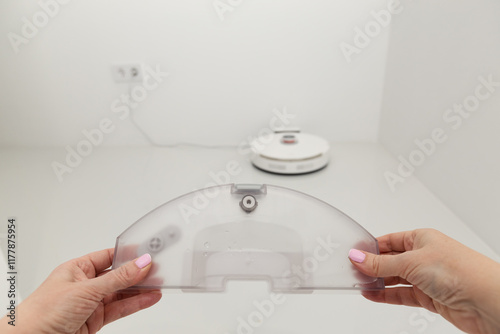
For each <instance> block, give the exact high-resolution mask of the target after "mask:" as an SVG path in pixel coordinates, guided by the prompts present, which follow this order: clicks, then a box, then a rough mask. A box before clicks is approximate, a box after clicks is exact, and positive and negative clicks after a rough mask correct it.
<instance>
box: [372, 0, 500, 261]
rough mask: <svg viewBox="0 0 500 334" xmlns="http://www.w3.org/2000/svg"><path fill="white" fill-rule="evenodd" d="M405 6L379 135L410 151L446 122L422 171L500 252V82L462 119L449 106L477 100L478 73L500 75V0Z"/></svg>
mask: <svg viewBox="0 0 500 334" xmlns="http://www.w3.org/2000/svg"><path fill="white" fill-rule="evenodd" d="M405 14H406V15H407V17H406V19H405V20H399V21H397V22H394V24H393V26H392V27H391V28H392V29H391V36H390V47H389V51H388V60H387V64H388V65H387V72H386V78H385V88H384V98H383V105H382V116H381V133H380V140H381V142H382V143H383V144H384V145H385V146H386V147H387V148H388V149H389V150H390V151H391V152H392V153H393V154H394V155H395V156H398V155H402V156H403V157H404V158H407V159H408V158H409V157H410V155H411V154H412V152H414V151H415V150H416V149H417V148H418V147H417V145H416V144H415V142H414V141H415V139H419V140H423V139H425V138H430V137H431V132H432V130H433V129H435V128H441V129H442V130H443V131H444V133H445V135H446V136H447V140H446V141H445V142H444V143H442V144H439V145H437V149H436V151H435V153H433V154H431V155H430V156H428V157H427V158H426V160H425V162H424V163H423V164H422V165H421V166H419V167H417V168H416V175H417V176H418V177H419V178H420V179H421V180H422V181H423V182H424V183H425V185H426V186H427V187H428V188H429V189H431V190H432V191H434V192H435V193H436V194H437V195H438V196H439V197H440V198H441V199H442V200H443V201H444V202H445V204H447V205H448V206H449V207H450V208H451V209H452V210H453V211H454V212H455V213H456V214H458V215H459V216H460V217H461V218H462V219H463V220H464V221H466V222H467V223H468V224H469V225H470V226H471V228H472V229H474V230H475V231H476V232H477V233H478V234H479V235H480V236H481V237H482V238H484V240H486V241H487V242H489V244H490V245H491V246H492V247H493V248H494V249H496V251H497V252H500V246H499V245H500V244H499V243H498V239H499V237H500V177H499V172H500V132H499V130H498V128H499V125H500V86H499V87H496V88H495V92H494V93H493V94H491V96H490V97H489V98H487V99H485V100H484V101H480V105H479V107H478V108H477V110H475V111H474V112H471V113H470V116H469V117H468V118H466V119H463V121H459V118H458V117H457V115H458V114H455V113H450V112H449V111H447V109H450V108H453V106H454V104H462V103H464V101H467V103H472V102H473V101H474V98H473V97H472V96H474V95H475V93H476V91H475V90H476V87H477V86H478V85H480V82H479V80H478V77H479V76H483V77H484V78H488V76H489V75H491V76H492V78H493V80H494V81H496V82H500V20H499V17H500V2H498V1H495V0H480V1H466V0H438V1H435V0H434V1H414V2H412V3H409V4H408V10H407V12H405ZM479 93H480V94H485V93H487V91H486V90H484V88H482V89H480V91H479ZM465 111H467V110H465ZM444 115H447V116H444ZM443 116H444V117H446V118H447V120H448V121H447V120H446V119H444V118H443ZM451 117H452V118H451ZM459 122H461V123H460V124H459ZM429 147H430V146H429ZM415 157H416V156H415ZM395 170H396V166H395V168H394V170H393V171H392V172H394V171H395ZM404 186H405V185H404V184H401V183H399V184H397V185H396V191H397V189H398V187H404ZM422 224H423V225H427V226H432V224H433V222H422Z"/></svg>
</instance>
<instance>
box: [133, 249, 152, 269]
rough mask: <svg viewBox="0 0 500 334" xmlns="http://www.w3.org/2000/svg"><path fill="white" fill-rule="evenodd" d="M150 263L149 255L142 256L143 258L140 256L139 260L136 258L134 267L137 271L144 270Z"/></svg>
mask: <svg viewBox="0 0 500 334" xmlns="http://www.w3.org/2000/svg"><path fill="white" fill-rule="evenodd" d="M150 263H151V255H149V254H147V253H146V254H144V255H143V256H141V257H140V258H138V259H137V260H136V261H135V265H136V266H137V267H139V269H142V268H144V267H145V266H147V265H148V264H150Z"/></svg>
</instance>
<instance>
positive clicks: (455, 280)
mask: <svg viewBox="0 0 500 334" xmlns="http://www.w3.org/2000/svg"><path fill="white" fill-rule="evenodd" d="M378 242H379V248H380V253H381V255H374V254H371V253H367V252H361V251H358V250H354V249H353V250H351V251H350V252H349V258H350V259H351V262H352V263H353V265H354V266H355V267H356V268H357V269H358V270H359V271H361V272H363V273H364V274H366V275H369V276H373V277H384V279H385V285H386V286H387V287H389V288H387V289H385V290H383V291H379V292H365V293H363V295H364V296H365V297H366V298H367V299H370V300H372V301H375V302H381V303H388V304H398V305H407V306H419V307H424V308H426V309H427V310H429V311H432V312H436V313H439V314H441V315H442V316H443V317H444V318H445V319H447V320H448V321H450V322H451V323H453V324H454V325H455V326H457V327H458V328H459V329H461V330H463V331H465V332H467V333H474V334H475V333H481V334H482V333H496V334H498V333H500V264H499V263H497V262H495V261H493V260H492V259H490V258H488V257H486V256H484V255H482V254H480V253H477V252H475V251H474V250H472V249H470V248H468V247H466V246H464V245H462V244H460V243H459V242H458V241H455V240H453V239H451V238H450V237H448V236H446V235H444V234H442V233H441V232H438V231H436V230H432V229H420V230H415V231H408V232H400V233H394V234H388V235H385V236H383V237H380V238H378ZM400 284H403V285H406V286H400ZM394 285H399V286H395V287H393V286H394Z"/></svg>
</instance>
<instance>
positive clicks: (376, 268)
mask: <svg viewBox="0 0 500 334" xmlns="http://www.w3.org/2000/svg"><path fill="white" fill-rule="evenodd" d="M402 255H404V254H398V255H376V254H372V253H368V252H365V251H360V250H357V249H351V250H350V251H349V259H350V260H351V263H352V264H353V265H354V266H355V267H356V268H357V269H358V270H359V271H361V272H362V273H363V274H365V275H368V276H372V277H392V276H399V277H403V275H404V267H405V266H404V265H402V264H403V260H404V259H402V257H401V256H402ZM403 278H405V277H403Z"/></svg>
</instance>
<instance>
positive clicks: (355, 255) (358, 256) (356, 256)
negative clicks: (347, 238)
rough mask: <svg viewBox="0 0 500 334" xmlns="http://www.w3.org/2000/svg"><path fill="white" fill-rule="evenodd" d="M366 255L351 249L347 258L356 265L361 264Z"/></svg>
mask: <svg viewBox="0 0 500 334" xmlns="http://www.w3.org/2000/svg"><path fill="white" fill-rule="evenodd" d="M365 257H366V254H365V253H363V252H361V251H359V250H357V249H351V250H350V251H349V258H350V259H351V260H353V261H354V262H357V263H363V261H364V260H365Z"/></svg>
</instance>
